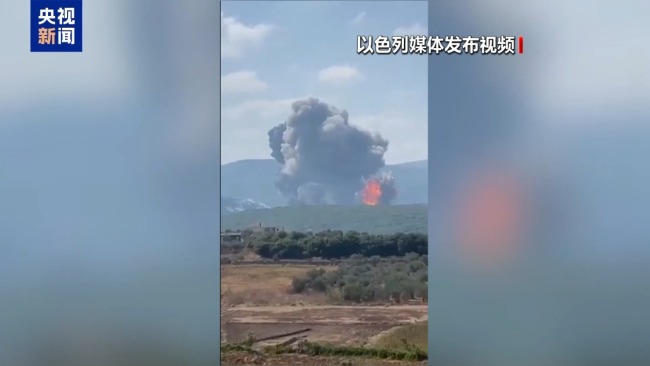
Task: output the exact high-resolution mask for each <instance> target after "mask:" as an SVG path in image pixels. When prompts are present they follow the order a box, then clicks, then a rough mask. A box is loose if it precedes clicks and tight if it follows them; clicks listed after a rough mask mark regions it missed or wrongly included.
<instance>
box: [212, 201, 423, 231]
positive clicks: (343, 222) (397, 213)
mask: <svg viewBox="0 0 650 366" xmlns="http://www.w3.org/2000/svg"><path fill="white" fill-rule="evenodd" d="M258 223H262V224H263V225H264V226H276V227H283V228H285V229H286V230H294V231H310V230H311V231H322V230H343V231H349V230H355V231H359V232H368V233H373V234H392V233H398V232H403V233H424V234H426V233H427V206H426V205H392V206H301V207H275V208H271V209H261V210H250V211H243V212H237V213H232V214H227V215H225V214H224V215H223V216H222V218H221V230H226V229H231V230H239V229H243V228H245V227H248V226H251V225H256V224H258Z"/></svg>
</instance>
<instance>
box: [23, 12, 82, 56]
mask: <svg viewBox="0 0 650 366" xmlns="http://www.w3.org/2000/svg"><path fill="white" fill-rule="evenodd" d="M81 1H82V0H31V10H30V24H31V32H30V33H31V39H30V41H31V42H30V46H31V52H81V50H82V36H83V34H82V28H81V26H82V12H81Z"/></svg>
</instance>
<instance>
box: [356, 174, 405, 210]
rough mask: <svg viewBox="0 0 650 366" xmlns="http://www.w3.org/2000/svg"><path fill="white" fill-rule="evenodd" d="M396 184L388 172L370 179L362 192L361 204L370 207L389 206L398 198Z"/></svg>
mask: <svg viewBox="0 0 650 366" xmlns="http://www.w3.org/2000/svg"><path fill="white" fill-rule="evenodd" d="M394 183H395V178H393V176H392V174H391V173H388V172H386V173H384V174H382V175H380V176H379V177H376V178H370V179H368V180H367V181H366V184H365V185H364V187H363V189H362V190H361V192H360V194H361V202H362V203H363V204H364V205H368V206H376V205H380V204H389V203H390V201H392V200H393V199H394V198H395V196H397V190H396V189H395V186H394Z"/></svg>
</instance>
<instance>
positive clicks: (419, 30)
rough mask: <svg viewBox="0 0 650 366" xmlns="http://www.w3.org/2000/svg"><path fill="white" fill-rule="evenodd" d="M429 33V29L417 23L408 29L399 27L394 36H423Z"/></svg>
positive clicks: (407, 27)
mask: <svg viewBox="0 0 650 366" xmlns="http://www.w3.org/2000/svg"><path fill="white" fill-rule="evenodd" d="M428 32H429V30H428V29H427V27H425V26H423V25H422V24H420V23H415V24H413V25H409V26H406V27H398V28H397V29H395V30H394V31H393V35H394V36H421V35H426V34H427V33H428Z"/></svg>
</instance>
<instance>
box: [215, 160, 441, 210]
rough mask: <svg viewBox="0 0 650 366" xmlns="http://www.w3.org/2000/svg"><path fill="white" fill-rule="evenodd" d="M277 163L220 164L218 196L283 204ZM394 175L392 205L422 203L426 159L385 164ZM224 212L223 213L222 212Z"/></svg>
mask: <svg viewBox="0 0 650 366" xmlns="http://www.w3.org/2000/svg"><path fill="white" fill-rule="evenodd" d="M279 169H280V165H278V163H277V162H276V161H275V160H272V159H257V160H239V161H235V162H232V163H228V164H223V165H222V166H221V195H222V196H226V197H236V198H238V199H242V200H246V199H250V200H253V201H256V202H263V203H264V204H265V205H269V206H271V207H277V206H285V205H286V204H287V200H286V199H285V198H284V197H282V196H281V195H280V194H279V193H278V192H277V190H276V189H275V184H274V182H275V178H276V176H277V173H278V170H279ZM384 170H389V171H391V172H392V173H393V175H394V176H395V184H396V187H397V190H398V191H399V194H398V196H397V198H396V199H395V201H394V202H393V203H394V204H398V205H399V204H418V203H420V204H423V203H427V202H428V200H427V196H428V192H427V190H428V166H427V161H426V160H421V161H414V162H409V163H402V164H395V165H388V166H386V167H385V168H384ZM224 214H225V212H224Z"/></svg>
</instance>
